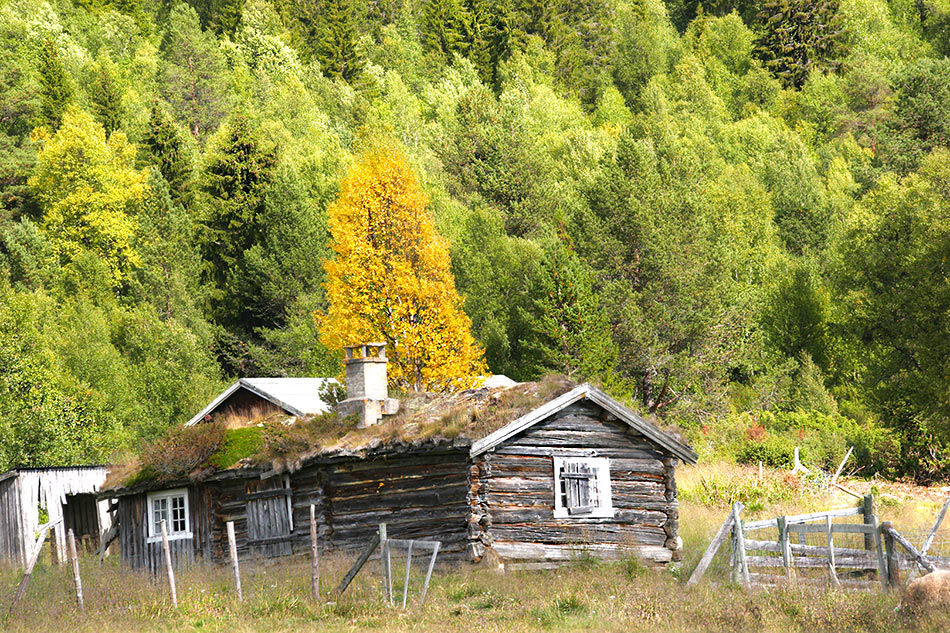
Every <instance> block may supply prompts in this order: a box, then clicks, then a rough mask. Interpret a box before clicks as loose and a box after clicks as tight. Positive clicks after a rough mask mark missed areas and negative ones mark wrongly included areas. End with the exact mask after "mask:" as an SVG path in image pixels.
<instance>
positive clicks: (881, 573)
mask: <svg viewBox="0 0 950 633" xmlns="http://www.w3.org/2000/svg"><path fill="white" fill-rule="evenodd" d="M871 527H873V528H874V533H873V535H872V538H873V539H874V550H875V552H876V553H877V574H878V577H880V579H881V589H883V590H884V591H887V563H886V562H885V561H884V548H883V547H881V530H880V527H879V526H878V524H877V516H875V515H873V514H872V515H871Z"/></svg>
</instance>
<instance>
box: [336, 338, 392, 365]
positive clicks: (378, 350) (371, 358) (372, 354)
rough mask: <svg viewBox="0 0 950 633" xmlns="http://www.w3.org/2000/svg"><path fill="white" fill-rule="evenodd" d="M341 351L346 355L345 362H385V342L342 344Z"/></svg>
mask: <svg viewBox="0 0 950 633" xmlns="http://www.w3.org/2000/svg"><path fill="white" fill-rule="evenodd" d="M343 351H344V354H345V356H346V362H347V363H349V362H350V361H360V362H386V343H385V342H372V343H356V344H354V345H344V346H343Z"/></svg>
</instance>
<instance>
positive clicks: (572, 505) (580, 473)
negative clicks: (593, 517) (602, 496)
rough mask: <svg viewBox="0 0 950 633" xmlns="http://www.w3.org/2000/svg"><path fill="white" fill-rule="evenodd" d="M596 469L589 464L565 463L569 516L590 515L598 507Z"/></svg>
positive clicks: (564, 478) (564, 476) (562, 476)
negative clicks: (595, 481) (595, 488)
mask: <svg viewBox="0 0 950 633" xmlns="http://www.w3.org/2000/svg"><path fill="white" fill-rule="evenodd" d="M594 477H595V473H594V469H592V468H591V467H590V466H588V465H587V464H580V463H577V462H565V463H564V468H563V472H562V473H561V478H562V479H563V480H564V489H565V493H566V495H565V496H566V497H567V499H566V501H567V503H566V506H567V513H568V514H589V513H591V512H593V511H594V508H595V507H596V505H597V501H596V498H595V497H596V495H595V491H594Z"/></svg>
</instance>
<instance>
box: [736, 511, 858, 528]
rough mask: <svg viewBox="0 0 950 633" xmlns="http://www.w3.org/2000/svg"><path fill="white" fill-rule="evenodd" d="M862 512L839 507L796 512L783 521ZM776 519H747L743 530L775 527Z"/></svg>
mask: <svg viewBox="0 0 950 633" xmlns="http://www.w3.org/2000/svg"><path fill="white" fill-rule="evenodd" d="M861 513H862V510H861V508H841V509H840V510H826V511H823V512H809V513H807V514H796V515H793V516H787V517H785V521H786V523H787V524H788V525H797V524H799V523H808V522H809V521H824V520H825V517H831V518H833V519H834V518H840V517H849V516H857V515H859V514H861ZM776 521H777V519H763V520H761V521H749V522H748V523H746V524H745V531H746V532H749V531H750V530H764V529H767V528H775V527H777V525H778V524H777V522H776ZM821 531H824V526H821Z"/></svg>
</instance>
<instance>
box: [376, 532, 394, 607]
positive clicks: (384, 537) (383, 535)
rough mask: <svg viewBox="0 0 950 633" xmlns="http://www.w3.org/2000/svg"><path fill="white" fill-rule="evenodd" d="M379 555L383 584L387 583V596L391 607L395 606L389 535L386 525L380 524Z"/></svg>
mask: <svg viewBox="0 0 950 633" xmlns="http://www.w3.org/2000/svg"><path fill="white" fill-rule="evenodd" d="M379 546H380V550H379V555H380V563H382V566H383V582H385V583H386V596H387V597H388V598H389V606H393V573H392V572H393V570H392V557H390V555H389V535H388V533H387V532H386V524H385V523H380V524H379Z"/></svg>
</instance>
